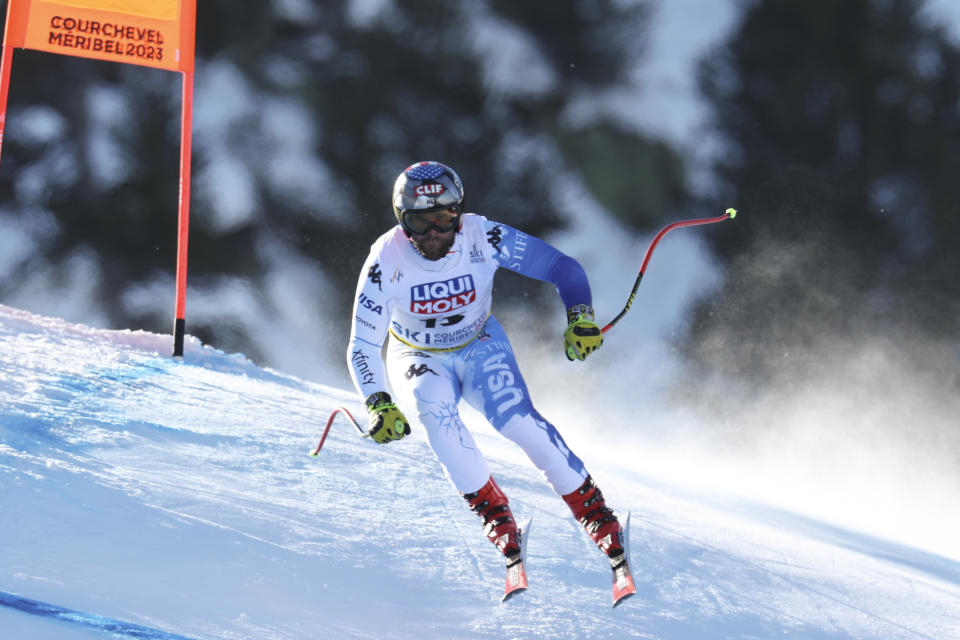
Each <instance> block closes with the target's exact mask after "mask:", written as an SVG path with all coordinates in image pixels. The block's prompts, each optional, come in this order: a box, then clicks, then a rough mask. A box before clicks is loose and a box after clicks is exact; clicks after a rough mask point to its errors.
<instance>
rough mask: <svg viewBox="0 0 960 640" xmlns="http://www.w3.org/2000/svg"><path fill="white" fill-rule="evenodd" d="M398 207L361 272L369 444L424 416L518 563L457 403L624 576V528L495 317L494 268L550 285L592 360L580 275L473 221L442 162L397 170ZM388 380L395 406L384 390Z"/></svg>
mask: <svg viewBox="0 0 960 640" xmlns="http://www.w3.org/2000/svg"><path fill="white" fill-rule="evenodd" d="M393 208H394V213H395V215H396V218H397V222H398V223H399V224H398V225H397V226H395V227H393V228H392V229H390V230H389V231H387V232H386V233H384V234H383V235H382V236H380V238H378V239H377V241H376V242H374V244H373V245H372V247H371V249H370V254H369V256H368V257H367V259H366V262H365V263H364V265H363V270H362V272H361V275H360V280H359V283H358V286H357V295H356V299H355V301H354V308H353V327H352V331H351V335H350V343H349V348H348V351H347V360H348V364H349V368H350V372H351V376H352V378H353V382H354V385H355V386H356V388H357V391H358V392H359V393H360V395H361V397H362V398H363V399H364V402H365V406H366V407H367V410H368V411H369V413H370V435H371V437H372V438H373V439H374V440H375V441H376V442H379V443H386V442H390V441H392V440H399V439H400V438H403V437H404V436H405V435H407V434H409V433H410V425H409V423H408V421H407V419H406V418H405V417H404V415H403V413H402V412H401V410H400V409H399V408H398V407H397V404H399V405H400V406H402V407H404V408H405V409H407V410H409V411H415V412H416V414H415V415H416V417H417V418H418V420H419V423H420V424H421V425H423V428H424V429H425V431H426V433H427V438H428V440H429V443H430V447H431V448H432V449H433V451H434V453H435V454H436V456H437V458H438V459H439V461H440V463H441V464H442V465H443V468H444V469H445V470H446V473H447V475H448V476H449V478H450V480H451V481H452V483H453V485H454V486H455V487H456V488H457V489H458V490H459V491H460V493H461V494H462V495H463V496H464V498H465V499H466V500H467V502H468V504H469V505H470V507H471V508H472V509H473V510H474V511H475V512H477V513H478V514H479V515H480V517H481V518H482V520H483V524H484V528H485V532H486V534H487V537H488V538H489V539H490V540H491V541H492V542H493V543H494V544H495V545H496V546H497V548H498V549H499V550H500V552H501V553H503V555H504V556H505V558H506V561H507V565H508V566H509V565H510V564H511V560H513V559H515V558H519V551H520V538H519V536H520V533H519V532H518V530H517V525H516V522H515V521H514V518H513V516H512V514H511V512H510V506H509V502H508V500H507V498H506V496H505V495H504V494H503V491H502V490H501V489H500V488H499V487H498V486H497V484H496V482H495V481H494V479H493V477H492V476H491V475H490V469H489V467H488V466H487V462H486V460H485V459H484V457H483V454H482V453H481V452H480V450H479V449H478V448H477V446H476V444H475V442H474V440H473V437H472V436H471V435H470V431H469V430H468V429H467V428H466V426H465V425H464V423H463V421H462V420H461V419H460V413H459V411H458V409H457V405H458V404H459V401H460V400H461V398H462V399H464V400H466V401H467V402H468V403H469V404H470V405H471V406H473V407H474V408H476V409H478V410H479V411H480V412H481V413H483V415H484V416H486V418H487V420H488V421H489V422H490V424H491V425H493V427H494V428H495V429H496V430H497V431H499V432H500V433H501V434H503V435H504V436H506V437H507V438H509V439H510V440H512V441H514V442H516V443H517V444H518V445H520V447H521V448H522V449H523V450H524V451H525V452H526V454H527V455H528V456H529V457H530V460H531V461H532V462H533V463H534V464H535V465H536V466H537V467H538V468H539V469H541V470H542V471H543V472H544V474H545V475H546V477H547V480H548V481H549V482H550V484H551V485H552V487H553V489H554V490H555V491H556V492H557V493H558V494H559V495H560V496H562V497H563V498H564V500H565V501H566V502H567V504H568V505H569V506H570V508H571V510H572V511H573V514H574V516H575V517H576V518H577V519H578V520H579V521H580V522H581V523H582V524H583V526H584V527H585V528H586V531H587V533H588V534H589V535H590V536H591V538H592V539H593V540H594V542H596V543H597V545H598V547H599V548H600V549H601V550H602V551H603V552H604V553H606V554H607V556H608V557H609V558H610V562H611V565H612V566H613V567H616V566H618V564H619V563H620V562H621V561H622V558H623V539H622V538H623V533H622V530H621V527H620V523H619V522H618V521H617V518H616V516H615V515H614V514H613V512H612V510H611V509H609V508H608V507H607V506H606V504H605V502H604V499H603V495H602V494H601V493H600V491H599V489H598V488H597V487H596V485H595V484H594V482H593V480H592V479H591V477H590V476H589V475H588V474H587V471H586V469H585V468H584V465H583V462H581V460H580V459H579V458H578V457H577V456H576V455H575V454H574V453H573V452H572V451H570V449H569V448H568V447H567V445H566V444H565V443H564V441H563V438H562V437H561V436H560V433H559V432H558V431H557V429H556V428H555V427H554V426H553V425H552V424H551V423H550V422H548V421H547V420H546V419H545V418H544V417H543V416H541V415H540V414H539V413H538V412H537V410H536V409H534V407H533V404H532V403H531V401H530V395H529V393H528V391H527V386H526V384H525V383H524V380H523V376H522V375H521V374H520V370H519V369H518V367H517V362H516V359H515V357H514V354H513V349H512V348H511V346H510V342H509V340H508V339H507V336H506V334H505V333H504V330H503V328H502V327H501V326H500V323H499V322H497V320H496V318H494V317H493V316H492V315H490V307H491V302H492V296H493V276H494V272H496V270H497V269H500V268H504V269H510V270H512V271H516V272H517V273H520V274H523V275H525V276H528V277H531V278H536V279H538V280H543V281H547V282H551V283H553V284H554V285H556V287H557V290H558V292H559V294H560V297H561V299H562V300H563V303H564V305H565V306H566V307H567V316H568V327H567V329H566V331H565V333H564V342H565V348H566V352H567V357H568V358H569V359H571V360H583V359H584V358H585V357H586V356H587V355H589V354H590V353H592V352H593V351H595V350H596V349H598V348H599V347H600V346H601V344H602V343H603V336H602V334H601V332H600V329H599V327H598V326H597V325H596V323H595V322H594V321H593V309H592V308H591V306H590V305H591V293H590V285H589V283H588V282H587V277H586V274H585V273H584V271H583V268H582V267H581V266H580V264H579V263H578V262H577V261H576V260H574V259H573V258H571V257H569V256H566V255H564V254H563V253H561V252H560V251H558V250H557V249H555V248H553V247H551V246H550V245H548V244H547V243H545V242H543V241H542V240H538V239H537V238H534V237H533V236H530V235H527V234H526V233H523V232H522V231H518V230H517V229H514V228H512V227H510V226H507V225H505V224H502V223H498V222H493V221H491V220H487V219H486V218H484V217H482V216H479V215H476V214H472V213H463V186H462V184H461V181H460V178H459V177H458V176H457V174H456V173H455V172H454V171H453V170H452V169H451V168H450V167H447V166H446V165H443V164H440V163H438V162H419V163H416V164H414V165H412V166H410V167H408V168H407V169H406V170H404V171H403V173H401V174H400V176H399V177H398V178H397V181H396V184H395V186H394V191H393ZM388 336H389V338H390V341H389V345H388V346H387V350H386V356H385V358H384V357H382V356H381V353H382V348H383V345H384V342H385V341H386V339H387V337H388ZM388 376H389V386H390V388H392V390H393V392H394V393H395V394H396V396H397V403H394V401H393V399H392V398H391V396H390V394H389V392H388V391H387V388H388V384H387V381H388Z"/></svg>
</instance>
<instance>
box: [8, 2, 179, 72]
mask: <svg viewBox="0 0 960 640" xmlns="http://www.w3.org/2000/svg"><path fill="white" fill-rule="evenodd" d="M10 2H11V6H10V14H9V21H8V24H7V34H6V37H5V39H4V44H5V45H8V46H13V47H22V48H26V49H35V50H38V51H49V52H50V53H59V54H62V55H68V56H80V57H83V58H95V59H97V60H108V61H111V62H125V63H128V64H138V65H143V66H147V67H156V68H159V69H169V70H171V71H193V53H194V52H193V47H194V30H195V13H196V0H10Z"/></svg>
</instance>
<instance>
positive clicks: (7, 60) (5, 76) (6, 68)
mask: <svg viewBox="0 0 960 640" xmlns="http://www.w3.org/2000/svg"><path fill="white" fill-rule="evenodd" d="M12 63H13V47H10V46H7V45H4V46H3V61H2V62H0V157H2V156H3V131H4V129H5V128H6V124H7V96H8V95H9V94H10V67H11V65H12Z"/></svg>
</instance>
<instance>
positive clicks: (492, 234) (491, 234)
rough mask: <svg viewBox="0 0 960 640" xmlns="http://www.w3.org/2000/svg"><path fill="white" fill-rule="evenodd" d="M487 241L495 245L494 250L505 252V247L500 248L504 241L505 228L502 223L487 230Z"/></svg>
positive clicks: (492, 245)
mask: <svg viewBox="0 0 960 640" xmlns="http://www.w3.org/2000/svg"><path fill="white" fill-rule="evenodd" d="M487 242H488V243H489V244H490V246H491V247H493V249H494V251H496V252H497V253H499V254H502V253H503V251H504V249H501V248H500V245H501V244H502V243H503V228H502V227H501V226H500V225H497V226H495V227H494V228H493V229H490V231H487Z"/></svg>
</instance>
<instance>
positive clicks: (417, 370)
mask: <svg viewBox="0 0 960 640" xmlns="http://www.w3.org/2000/svg"><path fill="white" fill-rule="evenodd" d="M425 373H432V374H433V375H435V376H436V375H440V374H438V373H437V372H436V371H434V370H433V369H431V368H430V367H428V366H427V365H425V364H421V365H419V366H418V365H415V364H412V365H410V368H409V369H407V372H406V373H404V374H403V375H404V377H405V378H406V379H407V380H410V379H412V378H414V377H417V378H419V377H420V376H422V375H423V374H425Z"/></svg>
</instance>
